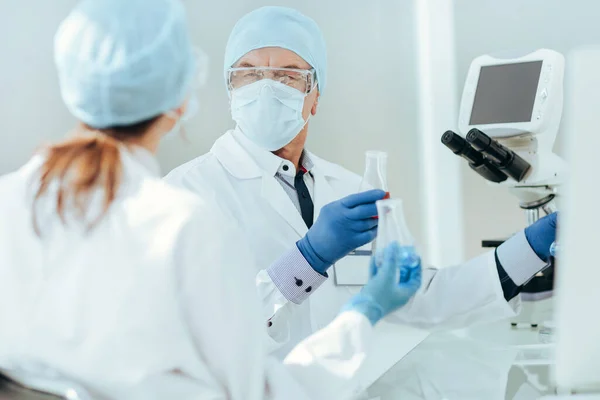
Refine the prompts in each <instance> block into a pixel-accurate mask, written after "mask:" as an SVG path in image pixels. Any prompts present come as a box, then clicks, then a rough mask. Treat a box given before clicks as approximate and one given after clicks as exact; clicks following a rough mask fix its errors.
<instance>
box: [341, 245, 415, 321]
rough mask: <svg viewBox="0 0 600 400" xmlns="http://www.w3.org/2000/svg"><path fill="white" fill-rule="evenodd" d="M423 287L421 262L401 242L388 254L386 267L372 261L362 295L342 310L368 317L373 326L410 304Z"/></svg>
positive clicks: (385, 259)
mask: <svg viewBox="0 0 600 400" xmlns="http://www.w3.org/2000/svg"><path fill="white" fill-rule="evenodd" d="M420 287H421V261H420V259H419V258H418V256H417V255H416V254H415V253H414V251H412V250H410V251H407V250H406V248H402V247H400V245H399V244H398V243H397V242H394V243H391V244H390V245H389V246H388V247H386V249H385V251H384V257H383V264H382V265H381V266H379V267H378V266H377V265H376V264H375V257H372V258H371V267H370V279H369V282H368V283H367V284H366V285H365V286H364V287H363V289H362V290H361V292H360V293H359V294H357V295H355V296H354V297H353V298H352V299H350V301H349V302H348V303H347V304H346V305H345V306H344V307H343V308H342V311H348V310H354V311H358V312H360V313H361V314H363V315H364V316H366V317H367V318H368V319H369V321H371V324H372V325H375V324H376V323H377V322H378V321H379V320H381V319H382V318H383V317H385V316H386V315H388V314H389V313H391V312H393V311H395V310H397V309H398V308H400V307H403V306H404V305H406V304H407V303H408V302H409V300H410V299H411V298H412V297H413V296H414V295H415V293H417V291H418V290H419V288H420Z"/></svg>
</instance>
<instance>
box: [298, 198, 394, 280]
mask: <svg viewBox="0 0 600 400" xmlns="http://www.w3.org/2000/svg"><path fill="white" fill-rule="evenodd" d="M384 197H385V192H384V191H383V190H369V191H366V192H362V193H356V194H352V195H350V196H347V197H344V198H343V199H340V200H338V201H334V202H332V203H329V204H327V205H326V206H325V207H323V209H322V210H321V213H320V214H319V218H317V221H316V222H315V223H314V225H313V226H312V227H311V228H310V229H309V231H308V233H307V234H306V236H304V237H303V238H302V239H300V240H299V241H298V242H297V243H296V246H297V247H298V250H300V253H302V255H303V256H304V258H305V259H306V261H308V263H309V264H310V265H311V266H312V268H313V269H314V270H315V271H317V272H319V273H320V274H322V275H325V274H326V271H327V269H328V268H329V267H330V266H331V265H333V264H334V263H335V262H336V261H338V260H339V259H341V258H342V257H345V256H346V255H347V254H348V253H349V252H351V251H352V250H354V249H356V248H357V247H360V246H362V245H364V244H367V243H369V242H371V241H372V240H373V239H375V236H376V235H377V224H378V220H377V219H376V218H374V217H375V216H377V207H376V206H375V202H376V201H377V200H381V199H383V198H384Z"/></svg>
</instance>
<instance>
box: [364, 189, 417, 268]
mask: <svg viewBox="0 0 600 400" xmlns="http://www.w3.org/2000/svg"><path fill="white" fill-rule="evenodd" d="M376 204H377V214H378V216H379V228H378V230H377V239H376V240H375V245H374V249H373V250H374V253H375V264H376V265H377V266H378V267H379V266H381V264H382V263H383V254H384V250H385V248H386V247H387V246H389V245H390V243H392V242H398V243H399V244H400V248H401V250H402V253H401V257H402V258H403V259H405V265H407V266H409V267H417V266H418V265H419V262H420V259H419V255H418V253H417V250H416V249H415V243H414V239H413V236H412V234H411V233H410V231H409V230H408V226H407V225H406V219H405V217H404V209H403V206H402V200H399V199H386V200H379V201H378V202H377V203H376Z"/></svg>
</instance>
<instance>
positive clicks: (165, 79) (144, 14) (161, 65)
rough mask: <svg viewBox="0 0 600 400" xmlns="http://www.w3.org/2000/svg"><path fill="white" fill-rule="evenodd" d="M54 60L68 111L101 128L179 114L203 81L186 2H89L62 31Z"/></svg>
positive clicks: (142, 0)
mask: <svg viewBox="0 0 600 400" xmlns="http://www.w3.org/2000/svg"><path fill="white" fill-rule="evenodd" d="M54 59H55V62H56V67H57V69H58V77H59V81H60V89H61V94H62V97H63V100H64V102H65V104H66V106H67V108H68V109H69V111H70V112H71V113H72V114H73V115H74V116H75V117H76V118H77V119H79V120H80V121H82V122H84V123H85V124H87V125H89V126H91V127H93V128H97V129H103V128H109V127H113V126H122V125H131V124H134V123H138V122H141V121H144V120H147V119H149V118H152V117H155V116H158V115H160V114H163V113H165V112H167V111H169V110H173V109H176V108H177V107H180V106H181V105H182V104H183V103H184V102H185V100H186V98H187V97H188V96H189V95H190V93H191V90H192V86H193V78H194V76H195V74H196V66H195V64H196V63H195V57H194V51H193V48H192V46H191V43H190V39H189V35H188V29H187V24H186V19H185V11H184V8H183V6H182V4H181V3H180V1H179V0H84V1H82V2H80V3H79V4H78V6H77V7H76V8H75V9H74V10H73V11H72V12H71V13H70V14H69V16H68V17H67V18H66V19H65V20H64V21H63V23H62V24H61V25H60V28H59V29H58V32H57V33H56V37H55V51H54Z"/></svg>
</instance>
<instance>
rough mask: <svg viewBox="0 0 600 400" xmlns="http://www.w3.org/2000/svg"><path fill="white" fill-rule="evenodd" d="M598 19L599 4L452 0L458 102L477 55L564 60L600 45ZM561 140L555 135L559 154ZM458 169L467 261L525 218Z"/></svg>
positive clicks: (504, 195)
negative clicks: (549, 54)
mask: <svg viewBox="0 0 600 400" xmlns="http://www.w3.org/2000/svg"><path fill="white" fill-rule="evenodd" d="M598 15H600V2H598V1H595V0H527V1H523V0H502V1H496V0H456V1H455V27H456V49H457V63H458V81H457V82H458V86H459V92H458V93H459V96H460V94H461V93H462V86H463V84H464V79H465V77H466V74H467V70H468V68H469V65H470V63H471V60H472V59H473V58H475V57H477V56H478V55H481V54H486V53H494V52H503V51H513V50H514V51H522V52H528V51H531V50H535V49H538V48H542V47H545V48H550V49H554V50H557V51H560V52H562V53H563V54H565V55H567V53H568V51H569V50H570V49H572V48H573V47H575V46H578V45H582V44H590V43H600V29H599V28H598ZM566 68H569V62H568V59H567V64H566ZM565 84H567V85H568V82H565ZM564 135H565V132H562V131H561V132H559V137H558V139H557V146H556V151H557V152H558V153H559V154H560V153H561V147H562V146H561V145H560V142H561V141H562V140H563V139H564V138H563V136H564ZM462 169H463V186H464V202H465V206H464V210H465V216H466V221H465V230H466V232H465V238H466V239H465V240H466V245H467V255H469V256H472V255H474V254H478V253H480V252H481V251H482V250H481V248H480V243H481V239H488V238H502V237H507V236H509V235H510V234H512V233H514V232H515V231H517V230H518V229H521V228H522V227H523V226H525V217H524V214H523V212H522V211H521V210H520V209H519V207H518V202H517V199H516V197H513V196H511V195H510V194H509V193H508V192H507V191H506V190H505V189H502V188H500V187H497V186H490V185H488V184H487V183H485V182H484V180H483V179H482V178H481V177H479V175H477V174H475V173H474V172H472V171H471V170H470V169H469V168H468V166H467V164H466V163H463V167H462Z"/></svg>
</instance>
